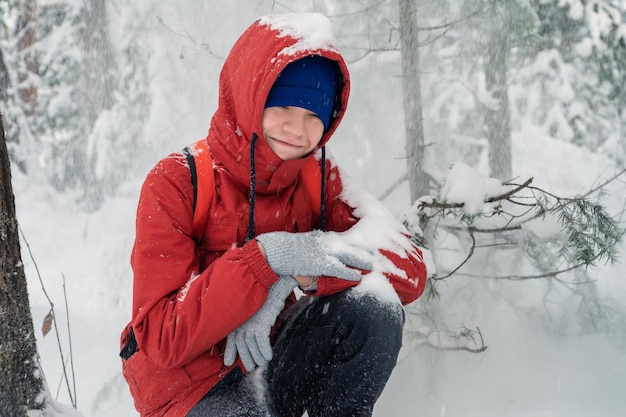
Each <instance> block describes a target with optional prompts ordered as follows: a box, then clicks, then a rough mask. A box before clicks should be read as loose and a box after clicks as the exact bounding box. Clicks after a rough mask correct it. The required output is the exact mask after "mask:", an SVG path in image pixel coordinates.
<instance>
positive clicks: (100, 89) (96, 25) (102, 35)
mask: <svg viewBox="0 0 626 417" xmlns="http://www.w3.org/2000/svg"><path fill="white" fill-rule="evenodd" d="M81 17H82V20H83V27H84V30H83V31H82V33H81V39H82V45H81V46H82V52H83V62H82V65H81V84H82V85H81V92H82V102H83V106H82V107H83V112H84V115H85V117H86V125H85V126H86V128H87V132H85V135H86V136H85V137H87V136H89V134H90V133H91V130H92V128H93V126H94V124H95V123H96V120H98V117H99V116H100V114H101V113H102V112H103V111H104V110H106V109H109V108H110V107H111V105H112V104H113V77H112V75H111V70H112V68H111V67H112V65H113V62H114V61H113V59H114V58H113V51H112V50H111V43H110V41H109V31H108V27H109V26H108V18H107V8H106V1H105V0H88V1H86V2H85V3H84V6H83V10H82V16H81Z"/></svg>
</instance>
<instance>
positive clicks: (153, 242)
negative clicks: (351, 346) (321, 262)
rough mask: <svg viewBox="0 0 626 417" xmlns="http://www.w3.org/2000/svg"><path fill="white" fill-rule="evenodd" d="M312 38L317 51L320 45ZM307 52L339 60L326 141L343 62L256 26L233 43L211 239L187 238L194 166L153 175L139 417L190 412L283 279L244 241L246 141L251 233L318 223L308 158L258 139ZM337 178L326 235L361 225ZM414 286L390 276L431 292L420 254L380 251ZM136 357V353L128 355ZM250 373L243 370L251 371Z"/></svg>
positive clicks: (138, 318) (134, 375) (142, 216)
mask: <svg viewBox="0 0 626 417" xmlns="http://www.w3.org/2000/svg"><path fill="white" fill-rule="evenodd" d="M316 42H318V43H319V45H317V46H316ZM310 54H317V55H323V56H325V57H327V58H329V59H332V60H335V61H337V62H338V63H339V66H340V68H341V71H342V72H343V78H344V79H343V83H344V85H343V90H342V94H341V111H340V113H339V114H338V115H337V117H336V118H335V119H334V120H333V121H332V124H331V126H330V128H329V129H328V131H327V132H326V133H325V134H324V137H323V139H322V142H323V143H326V142H327V141H328V139H329V138H330V136H331V135H332V133H333V132H334V131H335V129H336V128H337V125H338V124H339V122H340V120H341V118H342V117H343V114H344V112H345V108H346V105H347V101H348V95H349V89H350V82H349V74H348V70H347V67H346V64H345V62H344V60H343V59H342V57H341V55H340V54H339V53H338V52H337V51H336V50H335V49H334V48H333V47H332V46H329V45H327V44H324V43H323V42H322V43H320V41H319V39H317V38H312V39H308V40H307V39H300V38H297V37H294V36H291V35H289V34H286V33H285V32H282V31H280V30H277V29H276V28H275V27H274V26H272V25H270V24H267V22H266V21H264V20H260V21H257V22H255V23H254V24H252V26H250V28H248V30H247V31H246V32H244V34H243V35H242V36H241V37H240V39H239V40H238V41H237V42H236V44H235V45H234V46H233V48H232V50H231V53H230V54H229V56H228V57H227V59H226V61H225V63H224V67H223V70H222V73H221V76H220V84H219V87H220V95H219V106H218V110H217V111H216V113H215V115H214V116H213V118H212V120H211V126H210V129H209V133H208V136H207V138H206V140H207V141H208V143H209V146H210V149H211V152H212V157H213V163H214V172H215V195H214V196H213V198H212V199H211V205H210V218H209V221H208V224H207V228H206V232H205V233H204V236H202V237H197V236H194V235H193V233H192V210H193V203H194V196H193V188H192V184H191V180H190V170H189V167H188V165H187V162H186V159H185V157H184V156H183V155H182V154H173V155H170V156H169V157H167V158H165V159H163V160H161V161H160V162H159V163H158V164H157V165H156V166H155V167H154V168H153V169H152V171H151V172H150V173H149V174H148V176H147V178H146V180H145V183H144V185H143V188H142V191H141V196H140V199H139V205H138V210H137V225H136V240H135V245H134V248H133V252H132V258H131V263H132V268H133V272H134V285H133V310H132V320H131V322H130V323H129V325H128V326H127V327H126V329H125V330H124V332H123V333H122V337H121V343H122V346H124V345H125V344H126V342H127V341H128V339H129V336H130V333H131V329H132V331H133V332H134V336H135V339H136V341H137V349H136V352H135V353H134V354H133V355H132V356H130V358H128V359H124V360H123V373H124V377H125V378H126V380H127V382H128V384H129V386H130V390H131V394H132V396H133V398H134V400H135V406H136V408H137V410H138V411H139V412H140V414H141V415H142V416H165V415H167V416H184V415H186V414H187V413H188V412H189V410H190V409H191V408H192V407H193V406H194V405H195V404H196V403H197V402H198V401H199V400H200V399H201V398H202V397H203V396H204V395H205V394H206V393H207V392H208V391H209V390H210V389H211V388H212V387H213V386H214V385H215V384H216V383H217V382H219V381H220V380H221V379H222V378H223V377H224V376H225V375H227V374H228V373H229V372H230V371H231V370H232V369H233V368H234V367H235V366H240V367H241V369H242V370H243V369H244V368H243V366H242V365H241V363H240V362H239V361H237V362H236V363H235V364H234V365H233V366H231V367H225V366H224V364H223V352H224V347H225V338H226V336H227V335H228V334H229V333H231V332H232V331H233V330H235V329H236V328H237V327H238V326H240V325H241V324H242V323H243V322H245V321H246V320H247V319H248V318H249V317H250V316H252V315H253V314H254V313H255V312H256V311H257V310H258V309H259V308H260V307H261V305H262V304H263V303H264V301H265V299H266V297H267V293H268V289H269V287H270V286H271V285H272V284H273V283H274V282H275V281H277V280H278V278H279V277H278V276H277V275H276V274H275V273H274V272H273V271H272V269H271V268H270V267H269V265H268V264H267V262H266V261H265V259H264V258H263V256H262V255H261V253H260V252H259V249H258V247H257V245H256V241H255V240H251V241H249V242H247V243H244V242H245V238H246V235H247V233H248V210H249V202H248V192H249V184H250V161H249V154H250V145H251V137H252V136H253V134H257V135H258V136H259V140H258V141H257V142H256V145H255V157H254V158H255V165H256V199H255V210H254V216H255V217H254V221H255V228H256V230H255V231H256V234H261V233H265V232H271V231H277V230H283V231H289V232H305V231H309V230H312V229H313V228H315V227H316V225H318V224H319V219H316V218H315V215H314V213H315V212H316V211H315V210H312V208H311V204H310V202H309V197H308V194H307V192H306V190H305V189H304V187H303V185H302V180H301V177H300V169H301V168H302V167H303V166H304V165H305V164H306V163H307V162H308V161H309V160H310V158H313V157H314V156H313V155H310V156H308V157H306V158H303V159H299V160H291V161H282V160H281V159H280V158H278V157H277V156H276V155H275V154H274V153H273V152H272V151H271V150H270V148H269V147H268V146H267V144H266V143H265V141H264V140H263V139H262V136H261V133H262V132H261V121H262V115H263V110H264V104H265V98H266V96H267V94H268V92H269V90H270V88H271V86H272V84H273V83H274V80H275V79H276V77H277V76H278V74H279V73H280V72H281V71H282V70H283V69H284V68H285V67H286V66H287V64H289V63H290V62H292V61H294V60H297V59H299V58H302V57H304V56H307V55H310ZM341 191H342V181H341V176H340V173H339V171H338V169H337V167H336V166H333V164H332V163H330V162H327V169H326V209H325V222H326V230H333V231H345V230H347V229H349V228H350V227H351V226H352V225H354V224H355V223H356V221H357V220H358V219H357V218H355V216H354V215H353V207H349V206H348V205H347V204H346V203H345V202H343V201H342V200H341V198H340V194H341ZM384 253H385V255H386V256H388V257H389V258H390V259H391V260H392V262H393V263H394V264H395V265H396V266H397V267H398V268H399V269H401V270H403V271H405V272H406V276H408V277H409V278H406V277H405V278H400V277H398V276H395V275H392V274H388V278H389V279H390V281H391V283H392V285H393V286H394V288H395V289H396V291H397V293H398V295H399V297H400V299H401V301H402V302H403V303H405V304H406V303H409V302H411V301H413V300H415V299H416V298H417V297H419V295H420V294H421V293H422V292H423V290H424V285H425V280H426V270H425V266H424V264H423V262H422V261H421V254H420V252H419V250H418V249H417V248H414V249H413V251H412V253H408V254H407V255H408V256H405V257H400V256H398V255H395V254H393V253H390V252H384ZM353 285H355V283H353V282H349V281H344V280H340V279H337V278H329V277H323V278H320V279H319V281H318V290H317V292H316V293H315V294H316V295H330V294H333V293H336V292H338V291H341V290H344V289H346V288H348V287H350V286H353ZM133 350H134V349H133ZM244 372H245V371H244Z"/></svg>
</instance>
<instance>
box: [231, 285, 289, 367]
mask: <svg viewBox="0 0 626 417" xmlns="http://www.w3.org/2000/svg"><path fill="white" fill-rule="evenodd" d="M297 285H298V282H297V281H296V280H295V279H293V278H292V277H280V279H279V280H278V281H276V282H275V283H274V285H272V286H271V287H270V291H269V293H268V294H267V299H266V300H265V303H264V304H263V305H262V306H261V308H260V309H259V310H258V311H257V312H256V313H254V315H253V316H252V317H250V318H249V319H248V320H247V321H246V322H245V323H243V324H242V325H241V326H239V327H238V328H237V329H235V330H234V331H233V332H232V333H231V334H229V335H228V337H227V339H226V350H225V351H224V365H226V366H230V365H232V364H233V363H235V358H236V357H237V353H239V357H240V358H241V361H242V362H243V365H244V366H245V367H246V369H247V370H248V371H249V372H250V371H252V370H253V369H254V368H255V366H256V365H264V364H266V363H267V362H269V361H270V360H271V359H272V345H271V344H270V330H271V329H272V326H273V325H274V323H275V322H276V318H277V317H278V315H279V314H280V312H281V311H282V309H283V307H284V306H285V300H286V299H287V297H289V294H291V291H293V289H294V288H295V287H296V286H297ZM255 364H256V365H255Z"/></svg>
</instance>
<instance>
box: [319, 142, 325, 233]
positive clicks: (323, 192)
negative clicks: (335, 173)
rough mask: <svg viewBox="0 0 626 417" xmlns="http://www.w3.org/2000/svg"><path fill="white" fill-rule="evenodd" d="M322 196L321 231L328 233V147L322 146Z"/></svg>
mask: <svg viewBox="0 0 626 417" xmlns="http://www.w3.org/2000/svg"><path fill="white" fill-rule="evenodd" d="M320 170H321V173H322V180H321V181H322V186H321V189H322V196H321V199H320V230H321V231H322V232H325V231H326V146H322V167H321V168H320Z"/></svg>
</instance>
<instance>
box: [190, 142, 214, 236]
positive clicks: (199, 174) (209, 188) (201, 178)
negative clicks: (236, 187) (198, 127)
mask: <svg viewBox="0 0 626 417" xmlns="http://www.w3.org/2000/svg"><path fill="white" fill-rule="evenodd" d="M183 153H184V154H185V157H186V158H187V163H188V165H189V171H190V173H191V185H192V187H193V235H194V236H196V237H197V236H202V235H203V234H204V231H205V229H206V225H207V223H208V222H209V207H210V206H211V200H212V199H213V195H215V173H214V172H213V157H212V156H211V150H210V149H209V144H208V143H207V141H206V139H202V140H199V141H197V142H195V143H193V144H191V145H190V146H187V147H186V148H185V149H183Z"/></svg>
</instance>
